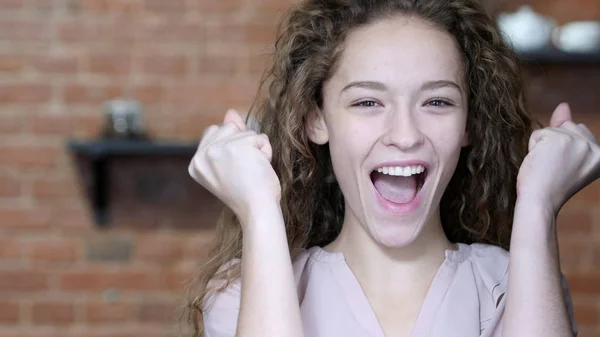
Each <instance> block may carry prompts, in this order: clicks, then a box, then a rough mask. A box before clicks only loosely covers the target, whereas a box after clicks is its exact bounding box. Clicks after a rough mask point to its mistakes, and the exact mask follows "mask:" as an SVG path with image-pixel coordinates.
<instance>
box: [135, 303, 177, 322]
mask: <svg viewBox="0 0 600 337" xmlns="http://www.w3.org/2000/svg"><path fill="white" fill-rule="evenodd" d="M176 308H177V305H176V303H175V302H174V301H166V302H165V301H162V302H143V303H142V304H141V307H140V317H139V320H140V321H141V322H145V323H162V324H167V323H171V322H173V321H174V319H175V312H176Z"/></svg>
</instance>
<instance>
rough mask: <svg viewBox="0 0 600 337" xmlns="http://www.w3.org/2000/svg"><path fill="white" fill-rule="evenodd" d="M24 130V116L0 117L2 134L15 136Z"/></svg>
mask: <svg viewBox="0 0 600 337" xmlns="http://www.w3.org/2000/svg"><path fill="white" fill-rule="evenodd" d="M22 130H23V116H22V115H20V114H16V113H15V114H6V115H0V134H3V135H7V134H15V133H19V132H21V131H22Z"/></svg>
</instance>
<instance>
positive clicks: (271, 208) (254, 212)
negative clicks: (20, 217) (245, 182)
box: [238, 198, 283, 228]
mask: <svg viewBox="0 0 600 337" xmlns="http://www.w3.org/2000/svg"><path fill="white" fill-rule="evenodd" d="M238 218H239V220H240V223H241V225H242V227H243V228H246V227H248V226H255V224H256V223H259V224H260V223H270V222H274V221H276V220H279V219H281V218H283V215H282V211H281V205H280V203H279V202H278V201H276V200H274V199H272V198H271V199H268V198H256V199H254V200H253V201H252V202H251V203H249V204H248V206H247V208H246V210H245V211H244V212H243V214H239V215H238Z"/></svg>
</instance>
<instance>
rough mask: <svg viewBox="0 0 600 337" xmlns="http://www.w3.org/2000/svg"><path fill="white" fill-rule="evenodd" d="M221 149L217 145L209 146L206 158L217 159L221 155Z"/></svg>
mask: <svg viewBox="0 0 600 337" xmlns="http://www.w3.org/2000/svg"><path fill="white" fill-rule="evenodd" d="M220 153H221V149H220V148H218V147H216V146H209V147H207V148H206V149H205V150H204V155H205V156H206V159H208V160H210V161H214V160H217V159H218V158H219V156H220Z"/></svg>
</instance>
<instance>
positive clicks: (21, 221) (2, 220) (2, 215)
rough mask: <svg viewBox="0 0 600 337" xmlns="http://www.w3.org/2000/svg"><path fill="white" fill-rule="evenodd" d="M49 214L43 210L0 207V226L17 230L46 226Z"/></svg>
mask: <svg viewBox="0 0 600 337" xmlns="http://www.w3.org/2000/svg"><path fill="white" fill-rule="evenodd" d="M49 220H50V216H49V214H48V212H47V211H45V210H36V211H35V212H34V211H32V210H30V209H17V208H13V209H0V228H6V229H8V228H10V229H19V230H37V229H41V228H46V227H47V226H48V224H49V223H50V221H49Z"/></svg>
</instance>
